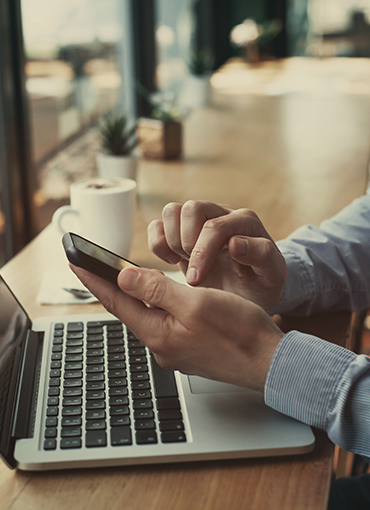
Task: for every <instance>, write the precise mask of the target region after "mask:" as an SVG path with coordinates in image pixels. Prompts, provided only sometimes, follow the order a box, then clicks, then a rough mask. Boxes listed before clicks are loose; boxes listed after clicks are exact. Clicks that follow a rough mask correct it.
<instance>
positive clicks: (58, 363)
mask: <svg viewBox="0 0 370 510" xmlns="http://www.w3.org/2000/svg"><path fill="white" fill-rule="evenodd" d="M61 366H62V362H61V361H52V362H51V363H50V368H61Z"/></svg>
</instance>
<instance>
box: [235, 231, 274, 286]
mask: <svg viewBox="0 0 370 510" xmlns="http://www.w3.org/2000/svg"><path fill="white" fill-rule="evenodd" d="M229 253H230V255H231V257H232V258H233V259H234V260H235V261H236V262H239V264H242V265H244V266H249V267H251V268H252V269H253V271H254V272H255V273H256V274H258V275H260V276H268V275H270V273H274V272H275V271H276V268H277V267H278V261H279V260H280V258H281V253H280V251H279V249H278V248H277V246H276V244H275V243H274V242H273V241H272V240H271V239H267V238H265V237H243V236H234V237H232V238H231V239H230V241H229Z"/></svg>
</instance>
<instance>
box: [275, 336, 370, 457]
mask: <svg viewBox="0 0 370 510" xmlns="http://www.w3.org/2000/svg"><path fill="white" fill-rule="evenodd" d="M265 401H266V404H267V405H269V406H270V407H272V408H273V409H276V410H277V411H280V412H282V413H284V414H287V415H289V416H292V417H293V418H296V419H297V420H299V421H302V422H304V423H307V424H308V425H312V426H314V427H318V428H320V429H323V430H325V431H326V432H327V433H328V436H329V438H330V439H331V440H332V441H333V442H334V443H335V444H337V445H339V446H340V447H342V448H344V449H346V450H349V451H352V452H355V453H358V454H360V455H362V456H364V457H367V458H369V457H370V359H369V358H368V357H367V356H364V355H356V354H354V353H353V352H350V351H348V350H347V349H344V348H342V347H340V346H337V345H335V344H331V343H329V342H326V341H324V340H321V339H319V338H316V337H313V336H310V335H306V334H303V333H298V332H296V331H292V332H290V333H288V334H286V335H285V336H284V337H283V338H282V340H281V341H280V343H279V346H278V348H277V349H276V352H275V355H274V358H273V360H272V362H271V365H270V370H269V372H268V376H267V379H266V384H265Z"/></svg>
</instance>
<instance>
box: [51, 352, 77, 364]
mask: <svg viewBox="0 0 370 510" xmlns="http://www.w3.org/2000/svg"><path fill="white" fill-rule="evenodd" d="M53 356H57V354H53ZM82 359H83V358H82V354H66V357H65V361H66V363H68V362H69V361H73V362H74V361H82Z"/></svg>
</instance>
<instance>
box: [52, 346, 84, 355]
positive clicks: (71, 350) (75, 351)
mask: <svg viewBox="0 0 370 510" xmlns="http://www.w3.org/2000/svg"><path fill="white" fill-rule="evenodd" d="M55 347H59V345H56V346H55ZM82 352H83V348H82V347H67V348H66V354H82Z"/></svg>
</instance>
